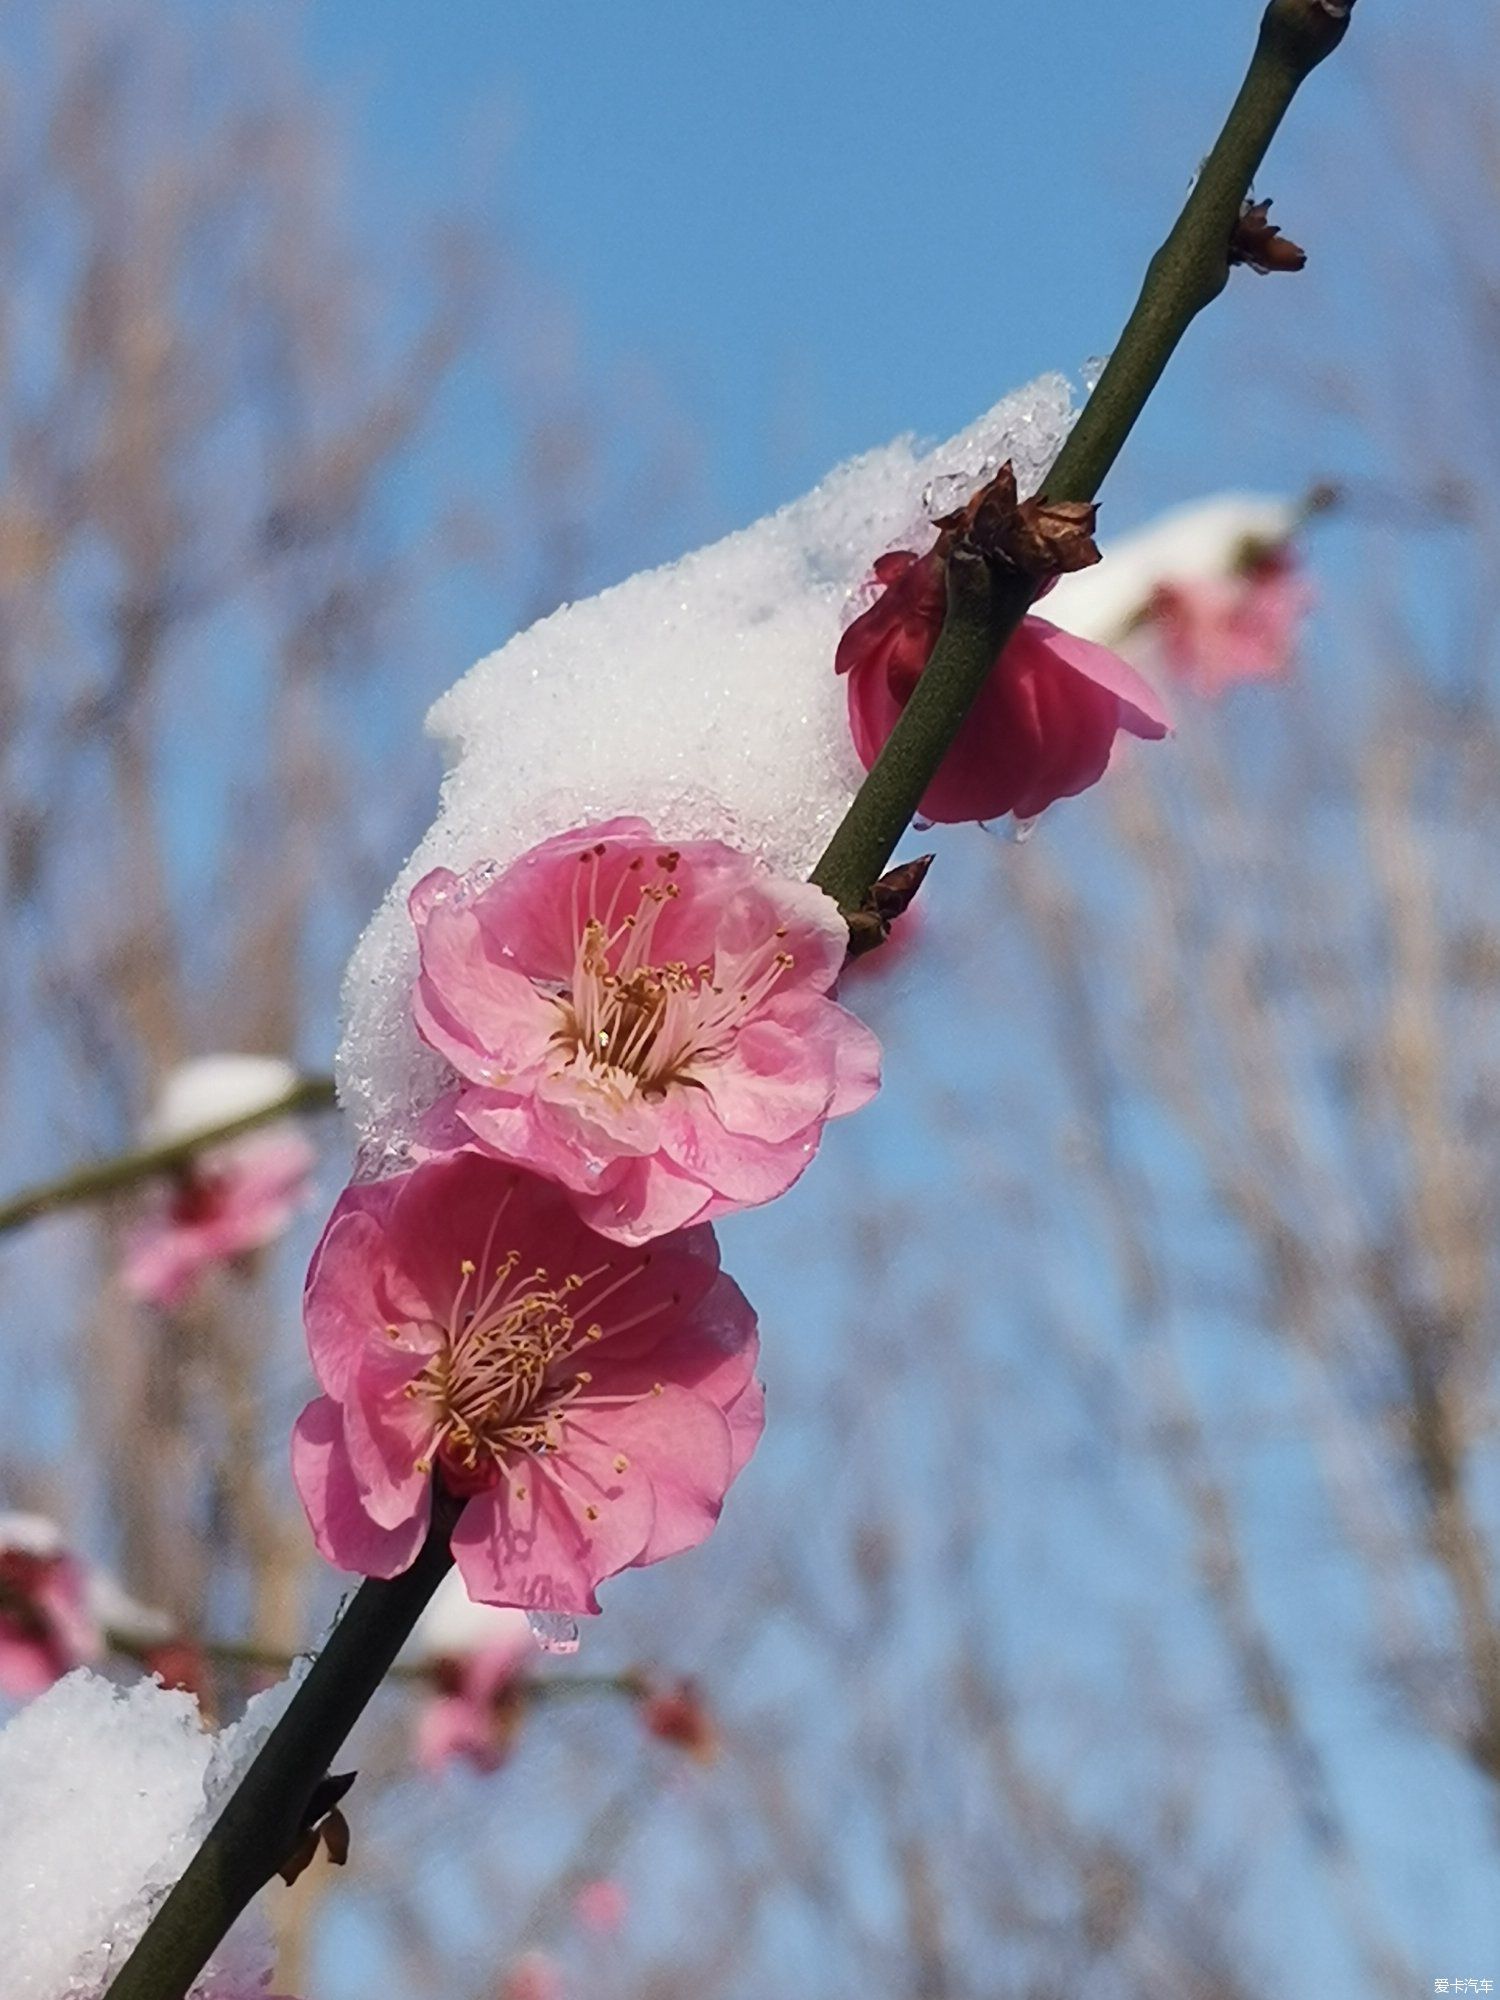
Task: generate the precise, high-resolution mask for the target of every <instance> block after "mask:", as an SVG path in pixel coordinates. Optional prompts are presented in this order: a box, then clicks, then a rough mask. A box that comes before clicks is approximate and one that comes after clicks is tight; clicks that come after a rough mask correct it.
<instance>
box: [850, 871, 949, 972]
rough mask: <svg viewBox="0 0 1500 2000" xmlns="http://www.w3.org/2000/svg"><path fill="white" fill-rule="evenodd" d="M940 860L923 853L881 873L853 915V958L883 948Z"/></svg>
mask: <svg viewBox="0 0 1500 2000" xmlns="http://www.w3.org/2000/svg"><path fill="white" fill-rule="evenodd" d="M936 859H937V857H936V855H933V854H919V855H918V856H917V858H916V860H915V861H903V862H902V863H901V865H900V866H899V867H898V868H893V869H891V871H890V873H889V874H886V875H882V876H881V878H880V880H879V881H878V882H877V883H876V884H875V886H874V888H873V889H872V890H871V891H870V893H869V895H868V896H866V898H865V900H864V902H863V904H862V905H861V906H860V908H859V909H857V910H856V911H855V912H854V913H853V915H852V916H851V917H850V918H849V956H850V957H851V958H863V957H864V955H865V953H866V952H869V951H878V950H879V949H880V947H881V945H883V944H884V943H885V941H886V939H887V938H888V937H889V936H890V934H891V925H892V924H893V923H894V922H895V921H896V919H897V917H899V916H902V915H904V914H905V912H906V911H907V910H908V909H909V908H910V907H911V903H912V899H913V897H915V895H916V893H917V891H918V889H920V888H921V886H922V884H923V882H925V881H926V879H927V871H928V869H929V868H930V867H931V866H932V864H933V862H934V861H935V860H936Z"/></svg>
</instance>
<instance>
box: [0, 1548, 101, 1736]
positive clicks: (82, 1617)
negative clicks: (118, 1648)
mask: <svg viewBox="0 0 1500 2000" xmlns="http://www.w3.org/2000/svg"><path fill="white" fill-rule="evenodd" d="M87 1593H88V1580H87V1575H86V1572H85V1570H84V1567H83V1565H82V1564H81V1563H80V1562H79V1561H78V1560H77V1559H76V1557H74V1556H72V1555H70V1554H69V1553H68V1551H67V1550H66V1549H65V1548H64V1546H63V1543H62V1538H61V1536H60V1535H59V1533H58V1531H57V1529H56V1527H55V1526H54V1525H53V1523H52V1522H51V1521H48V1520H44V1519H43V1518H42V1517H41V1516H39V1515H34V1514H0V1694H6V1695H9V1696H11V1697H12V1699H14V1700H18V1701H24V1700H27V1699H29V1698H30V1697H31V1696H32V1695H37V1694H41V1693H43V1692H44V1691H45V1690H46V1689H47V1688H49V1687H51V1685H52V1683H53V1682H54V1681H55V1680H60V1679H61V1678H62V1676H63V1675H64V1674H66V1673H71V1671H72V1670H73V1668H74V1667H77V1666H82V1664H83V1663H84V1662H85V1661H86V1660H94V1659H97V1658H98V1657H99V1655H100V1653H101V1652H102V1651H103V1640H102V1638H101V1635H100V1632H99V1628H98V1626H97V1625H96V1624H95V1622H94V1620H93V1619H92V1617H90V1615H89V1609H88V1600H87Z"/></svg>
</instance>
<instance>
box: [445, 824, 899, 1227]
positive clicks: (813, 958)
mask: <svg viewBox="0 0 1500 2000" xmlns="http://www.w3.org/2000/svg"><path fill="white" fill-rule="evenodd" d="M411 913H412V918H413V921H414V922H415V924H416V927H417V936H418V940H419V943H420V947H421V960H422V970H421V975H420V977H419V979H418V981H417V985H416V991H415V994H414V996H413V1010H414V1014H415V1019H416V1024H417V1028H418V1032H419V1033H420V1034H421V1035H422V1038H423V1039H424V1040H425V1041H426V1042H427V1043H429V1044H430V1046H431V1047H433V1048H434V1049H436V1050H437V1051H438V1053H439V1054H440V1055H442V1056H444V1057H446V1058H447V1060H448V1061H449V1062H450V1063H452V1065H453V1067H454V1068H455V1069H456V1070H457V1071H458V1074H459V1077H460V1084H459V1088H458V1092H457V1096H456V1097H455V1098H454V1099H453V1100H452V1102H451V1106H450V1109H451V1113H452V1115H453V1116H454V1117H455V1118H456V1120H457V1122H458V1125H459V1126H460V1127H461V1128H462V1133H463V1136H464V1137H466V1138H467V1139H468V1140H469V1142H470V1143H474V1144H477V1145H479V1146H482V1147H483V1148H484V1149H485V1150H486V1151H489V1152H492V1153H494V1154H496V1155H497V1156H498V1157H500V1158H502V1159H508V1160H515V1161H517V1162H519V1163H520V1164H521V1165H523V1166H527V1167H530V1168H532V1169H533V1170H534V1171H535V1172H537V1173H540V1174H545V1175H546V1176H547V1177H548V1178H549V1179H551V1180H554V1181H557V1182H558V1183H559V1184H560V1185H561V1186H563V1187H565V1188H566V1189H567V1190H568V1194H569V1198H570V1199H571V1200H572V1201H573V1203H574V1204H575V1206H576V1207H577V1209H578V1211H579V1213H580V1214H581V1215H582V1216H583V1218H584V1220H585V1221H586V1222H588V1223H589V1225H590V1226H591V1227H592V1228H594V1229H597V1230H599V1231H601V1232H602V1233H603V1234H604V1235H606V1236H612V1237H615V1238H616V1239H618V1240H619V1241H621V1242H625V1243H640V1242H645V1241H646V1240H647V1239H649V1238H651V1237H654V1236H660V1235H662V1234H664V1233H665V1232H666V1231H668V1230H671V1229H678V1228H682V1227H684V1226H686V1225H687V1224H689V1223H693V1222H707V1221H711V1220H712V1219H713V1218H714V1217H716V1216H719V1215H724V1214H727V1213H729V1212H730V1211H731V1210H733V1209H739V1208H747V1207H753V1206H755V1205H756V1204H757V1203H760V1202H764V1201H769V1200H771V1199H772V1198H773V1197H774V1196H776V1195H779V1194H783V1193H785V1191H786V1190H787V1188H789V1187H790V1186H791V1185H792V1183H793V1181H795V1180H796V1179H797V1177H798V1175H799V1174H800V1173H801V1172H802V1170H803V1168H804V1167H805V1166H806V1165H807V1163H808V1161H809V1160H810V1159H811V1158H812V1156H813V1154H814V1153H815V1152H816V1151H817V1148H818V1142H819V1139H820V1138H821V1136H822V1131H823V1126H824V1124H825V1122H826V1121H827V1120H828V1119H829V1118H837V1117H841V1116H843V1115H844V1113H846V1112H850V1111H856V1110H858V1109H859V1107H860V1106H861V1105H862V1104H864V1103H866V1102H867V1101H868V1100H869V1098H870V1097H872V1096H873V1095H874V1092H875V1090H876V1087H877V1085H878V1083H879V1075H880V1051H879V1046H878V1044H877V1043H876V1041H875V1038H874V1037H873V1035H871V1034H870V1032H869V1030H868V1029H866V1028H864V1027H863V1026H861V1024H860V1023H859V1022H858V1021H856V1020H855V1019H854V1017H853V1016H852V1015H851V1014H848V1013H846V1012H845V1010H844V1009H843V1008H842V1007H840V1006H838V1005H837V1004H836V1003H835V1002H834V1001H833V1000H831V999H830V998H829V997H828V995H829V992H830V990H831V988H832V987H833V985H834V982H835V981H836V980H837V978H838V975H839V972H840V969H841V967H842V965H843V962H844V956H845V952H846V950H847V947H848V932H847V929H846V926H845V924H844V920H843V918H842V917H841V916H840V914H839V911H838V907H837V905H836V904H835V903H834V902H833V900H832V898H831V897H828V896H825V895H824V894H823V893H822V892H821V890H818V889H814V888H812V887H810V886H809V885H808V884H807V883H804V882H793V881H786V880H782V879H780V878H778V877H776V876H774V875H772V874H771V873H770V872H769V871H768V870H767V869H765V868H764V867H762V866H761V865H760V864H759V863H758V862H757V861H755V860H753V859H752V858H751V857H750V856H748V855H745V854H740V853H738V852H736V851H735V849H733V848H731V847H726V846H724V845H723V844H722V843H721V842H719V841H712V840H704V841H693V842H687V843H684V844H683V845H680V846H672V845H669V844H668V843H666V842H664V841H660V840H658V839H657V838H656V837H655V835H654V834H653V833H652V831H651V829H650V827H649V826H648V825H647V824H646V822H645V821H644V820H639V819H615V820H610V821H608V822H606V823H605V824H603V825H599V826H591V827H584V828H582V829H580V830H578V831H576V832H573V833H568V834H563V835H560V836H559V837H558V838H556V839H554V840H547V841H544V842H543V843H542V844H541V845H540V846H539V847H536V848H534V849H533V850H532V851H531V852H530V853H529V854H525V855H523V856H522V857H521V858H520V860H518V861H517V862H515V863H514V864H513V865H512V866H511V867H509V868H507V869H506V870H504V871H503V873H501V874H500V875H499V876H498V877H497V878H496V879H495V880H494V881H493V882H491V883H489V884H488V885H487V886H484V887H482V888H477V889H473V890H470V889H469V888H467V887H466V885H465V884H464V883H463V882H461V881H460V879H459V878H458V877H457V876H455V875H453V874H451V873H450V872H449V871H448V870H447V869H441V868H440V869H435V870H433V872H432V873H431V874H429V875H427V876H425V877H424V878H423V880H422V881H421V882H419V883H418V884H417V886H416V888H415V889H414V890H413V891H412V896H411Z"/></svg>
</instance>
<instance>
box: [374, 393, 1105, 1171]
mask: <svg viewBox="0 0 1500 2000" xmlns="http://www.w3.org/2000/svg"><path fill="white" fill-rule="evenodd" d="M1070 421H1071V405H1070V397H1069V391H1068V386H1067V384H1066V382H1064V381H1063V380H1062V378H1061V377H1057V376H1048V377H1044V378H1043V379H1042V380H1040V381H1038V382H1034V383H1032V384H1031V385H1030V386H1029V387H1028V388H1025V389H1021V390H1018V391H1017V392H1016V393H1015V394H1014V395H1011V396H1008V397H1007V398H1006V399H1005V400H1004V401H1003V402H1002V403H1000V404H998V405H997V406H996V408H995V409H993V410H991V411H990V412H989V413H988V415H986V416H984V417H981V418H980V419H979V421H978V422H977V423H975V424H974V425H972V426H971V427H970V428H969V429H968V430H967V431H965V432H963V433H962V434H961V435H960V436H958V437H956V438H954V439H952V440H950V442H949V443H947V444H945V445H941V446H939V447H938V448H937V449H936V450H933V451H928V452H923V451H920V450H919V449H918V448H917V447H916V446H915V445H914V443H913V442H912V441H911V440H910V439H909V438H904V439H899V440H898V441H897V442H896V443H894V444H891V445H888V446H886V447H885V448H884V449H883V450H880V451H874V452H870V453H869V454H867V455H866V456H865V457H863V458H859V459H855V460H854V461H852V462H851V463H850V464H848V465H844V466H841V467H840V468H839V469H838V470H837V471H835V472H833V473H832V474H830V476H829V477H828V478H827V479H825V480H824V481H823V483H822V484H821V485H820V486H819V487H817V488H816V489H815V490H814V491H813V492H812V493H810V494H808V495H807V496H806V497H805V498H804V499H802V500H798V501H796V502H794V503H793V504H792V505H791V506H789V507H785V508H783V509H782V510H781V512H780V513H777V514H772V515H769V516H767V518H766V519H764V520H762V521H758V522H756V523H755V525H754V526H753V527H749V528H745V529H743V530H741V531H740V532H739V533H738V534H734V535H730V536H729V537H728V538H727V539H726V540H724V541H722V542H716V543H714V544H713V545H712V546H711V547H709V548H706V549H700V550H698V551H697V552H696V553H695V554H693V555H689V556H685V557H683V559H682V560H681V561H680V562H676V563H672V564H669V565H668V566H667V567H666V568H663V569H657V570H651V571H648V572H645V573H643V574H642V575H639V576H633V577H631V578H629V579H628V580H627V581H626V582H624V583H622V584H618V585H616V587H615V588H614V589H612V590H607V591H605V592H604V593H603V594H602V595H601V596H599V597H594V598H589V599H588V600H586V601H585V602H582V603H579V604H572V605H566V606H564V607H563V609H561V610H560V611H556V612H554V613H553V614H552V616H551V617H550V618H545V619H543V620H542V621H541V623H540V624H538V625H534V626H532V627H531V629H530V630H529V631H526V632H522V633H521V634H519V636H517V637H516V638H513V639H512V640H511V641H510V642H509V643H508V644H507V645H505V646H503V647H502V648H501V649H500V651H499V652H497V653H492V654H491V655H490V657H489V658H488V659H486V660H482V661H481V662H480V663H479V665H478V666H477V667H475V668H474V669H473V670H472V671H471V672H470V673H468V674H467V675H465V677H464V678H463V679H462V680H461V681H460V682H459V683H458V685H457V686H456V687H454V688H452V689H451V690H450V691H449V692H448V693H447V694H446V695H444V696H443V697H442V699H441V700H440V701H439V702H438V703H437V704H436V705H435V707H434V708H433V710H432V712H431V714H430V716H429V717H428V729H429V730H430V731H431V732H432V733H433V734H435V735H436V736H437V737H439V738H440V739H441V741H442V743H443V745H444V749H445V753H446V756H447V760H448V774H447V777H446V778H445V780H444V783H443V788H442V798H441V804H440V809H439V813H438V817H437V820H436V823H435V824H434V825H433V827H432V829H431V831H430V832H429V833H428V834H427V836H426V838H425V839H424V840H423V842H422V844H421V845H420V847H419V848H418V849H417V851H416V853H415V854H414V855H413V856H412V858H411V860H410V861H409V862H408V864H407V866H406V867H405V868H404V869H403V870H402V872H401V875H400V876H399V878H398V879H397V881H396V884H395V886H394V887H393V889H392V890H391V892H390V895H389V896H388V898H387V900H386V902H385V903H384V905H383V906H382V908H381V909H380V910H379V912H378V913H377V914H376V916H375V918H374V919H373V921H372V922H371V924H370V925H369V928H368V929H367V930H366V932H365V934H364V937H363V938H362V939H361V940H360V943H359V945H358V946H357V947H356V949H355V952H354V956H353V958H352V960H351V962H350V966H349V970H348V973H347V975H346V980H345V987H344V1010H345V1012H344V1021H345V1025H344V1038H343V1044H342V1047H341V1049H340V1052H339V1060H338V1073H339V1084H340V1091H341V1095H342V1098H343V1102H344V1104H345V1106H346V1107H347V1108H348V1110H349V1111H350V1113H351V1114H352V1116H353V1117H354V1119H355V1122H356V1124H357V1126H358V1127H359V1131H360V1135H361V1137H362V1138H363V1140H364V1141H365V1142H366V1146H367V1159H368V1160H369V1162H370V1163H371V1164H373V1165H375V1166H377V1167H378V1166H379V1165H380V1164H382V1163H383V1162H384V1161H385V1160H387V1159H393V1158H396V1157H399V1152H400V1147H401V1145H402V1143H403V1141H404V1140H405V1139H407V1138H409V1136H410V1133H411V1128H412V1125H413V1123H414V1121H415V1119H416V1117H417V1116H418V1115H419V1114H420V1113H421V1111H422V1110H424V1109H425V1108H426V1106H427V1105H428V1104H429V1103H431V1101H432V1099H433V1097H434V1096H435V1095H436V1094H437V1091H438V1090H439V1088H440V1083H441V1071H440V1068H439V1066H438V1065H437V1063H436V1062H435V1060H434V1059H433V1058H431V1057H430V1056H429V1055H427V1054H426V1052H425V1051H423V1050H422V1049H421V1048H420V1046H419V1045H418V1043H417V1040H416V1037H415V1034H414V1033H413V1031H412V1028H411V1025H410V1021H409V1016H408V1008H407V995H408V992H409V989H410V985H411V979H412V974H413V970H414V960H415V952H414V944H413V938H412V935H411V927H410V923H409V921H408V918H407V915H406V907H405V900H406V895H407V892H408V891H409V890H410V888H411V886H412V884H413V883H414V882H416V881H417V880H418V879H419V878H420V877H421V876H422V875H424V874H425V873H426V872H427V870H428V869H430V868H433V867H436V866H438V865H440V864H441V865H445V866H447V867H449V868H452V869H455V870H457V871H459V872H463V871H465V870H468V869H470V868H472V867H475V866H477V865H479V864H481V863H484V862H493V863H497V864H500V865H502V866H503V865H504V864H506V863H507V862H509V861H512V860H513V859H514V858H515V857H516V856H517V855H518V854H520V853H523V852H524V851H525V850H526V849H527V848H528V847H531V846H533V845H535V843H536V842H537V841H539V840H542V839H544V838H545V837H546V836H547V835H549V834H552V833H558V832H561V831H562V830H564V829H566V828H568V827H572V826H577V825H581V824H584V823H586V822H588V821H590V820H595V819H603V818H607V817H610V816H612V815H613V814H616V813H639V814H642V815H644V816H645V817H646V818H647V819H649V820H650V821H651V822H652V823H653V824H654V826H655V827H656V829H657V831H658V832H659V833H660V834H662V835H663V836H665V837H668V838H671V839H679V840H688V839H695V838H705V837H714V838H718V839H722V840H727V841H730V842H732V843H733V844H734V845H736V846H738V847H740V848H743V849H747V850H749V851H751V852H754V853H757V854H759V855H761V856H762V857H763V858H764V859H765V860H766V861H768V862H769V863H770V864H771V865H772V866H773V867H775V868H778V869H780V870H783V871H785V872H786V873H788V874H792V875H805V874H806V873H807V871H808V870H809V869H810V868H811V866H812V864H813V863H814V862H815V861H816V859H817V857H818V855H819V853H820V852H821V851H822V849H823V846H824V844H825V843H826V841H827V839H828V837H829V835H830V834H831V833H832V832H833V829H834V827H835V826H836V825H837V823H838V821H839V818H840V816H841V815H842V813H843V812H844V810H845V808H846V807H847V806H848V804H849V801H850V800H851V799H852V797H853V796H854V792H855V789H856V787H857V786H858V784H859V780H860V778H861V776H862V773H861V770H860V766H859V762H858V759H857V758H856V757H855V754H854V750H853V747H852V745H851V743H850V740H849V730H848V724H847V721H846V719H845V708H844V701H845V697H844V689H843V687H842V685H841V683H840V682H839V681H838V679H837V678H836V676H835V674H834V671H833V656H834V650H835V647H836V646H837V643H838V638H839V633H840V631H841V630H842V628H843V625H844V623H845V622H846V621H847V618H848V615H849V613H850V610H851V607H852V606H854V605H855V604H856V603H857V602H858V594H859V592H860V590H861V587H862V586H863V584H864V583H865V581H866V579H867V578H868V576H869V572H870V567H871V564H872V563H873V561H874V559H875V558H876V557H877V556H879V555H881V554H883V553H885V552H886V551H887V550H889V549H895V548H909V547H917V548H925V547H927V546H928V545H929V544H930V542H931V540H932V538H933V530H932V528H931V525H930V521H931V516H932V515H933V514H934V513H942V512H944V511H945V510H946V509H947V508H949V507H951V506H953V505H955V504H957V503H958V502H959V501H961V500H962V499H964V498H965V497H967V495H968V493H969V492H970V491H971V490H972V489H973V488H974V487H975V486H976V485H977V484H978V483H979V482H980V481H981V480H982V479H984V478H986V477H988V476H989V475H991V474H992V473H994V472H995V471H996V470H998V468H999V466H1000V465H1001V464H1002V463H1003V462H1004V461H1005V460H1006V459H1011V460H1013V461H1014V464H1015V468H1016V474H1017V477H1018V479H1019V481H1020V484H1021V487H1022V490H1023V492H1031V491H1033V490H1034V489H1035V487H1036V486H1037V484H1038V483H1039V481H1040V479H1041V476H1042V474H1043V473H1044V472H1045V470H1046V468H1047V466H1048V465H1049V464H1050V462H1051V460H1052V459H1053V457H1054V456H1055V455H1056V452H1057V449H1058V446H1059V445H1060V444H1061V442H1062V439H1063V437H1064V436H1065V435H1066V432H1067V428H1068V425H1069V422H1070Z"/></svg>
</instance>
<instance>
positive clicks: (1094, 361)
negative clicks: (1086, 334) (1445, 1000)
mask: <svg viewBox="0 0 1500 2000" xmlns="http://www.w3.org/2000/svg"><path fill="white" fill-rule="evenodd" d="M1108 366H1109V356H1108V355H1107V354H1091V355H1090V356H1089V358H1088V360H1087V361H1085V362H1084V364H1083V366H1082V367H1081V368H1080V369H1079V371H1078V378H1079V380H1080V381H1081V382H1082V383H1083V388H1084V394H1085V395H1088V396H1092V395H1093V393H1094V391H1095V390H1096V389H1097V388H1098V386H1099V377H1100V376H1101V375H1102V374H1103V373H1104V371H1105V369H1106V368H1107V367H1108Z"/></svg>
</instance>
